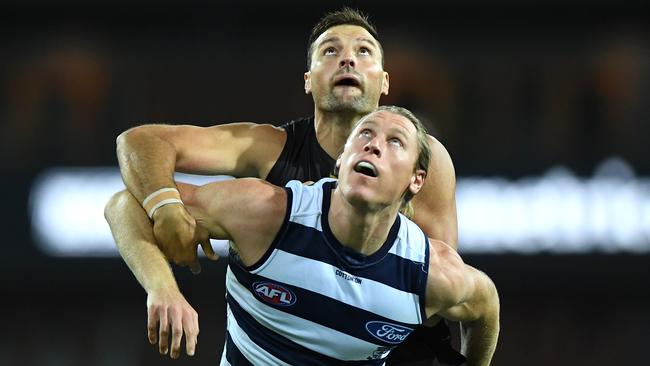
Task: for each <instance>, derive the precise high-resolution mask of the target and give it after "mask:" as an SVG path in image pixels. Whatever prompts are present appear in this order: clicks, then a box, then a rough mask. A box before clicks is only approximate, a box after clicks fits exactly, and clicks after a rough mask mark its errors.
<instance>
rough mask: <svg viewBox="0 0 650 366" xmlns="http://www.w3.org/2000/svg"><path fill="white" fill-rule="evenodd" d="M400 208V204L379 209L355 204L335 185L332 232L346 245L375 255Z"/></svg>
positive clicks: (330, 212) (330, 213)
mask: <svg viewBox="0 0 650 366" xmlns="http://www.w3.org/2000/svg"><path fill="white" fill-rule="evenodd" d="M398 212H399V207H398V206H394V205H393V206H387V207H383V208H375V209H373V208H369V207H367V206H364V207H359V206H355V205H353V204H351V203H350V202H348V201H347V200H346V199H345V198H344V197H343V195H342V194H341V191H340V190H338V189H335V190H333V191H332V197H331V204H330V210H329V212H328V213H327V215H328V216H327V217H328V221H329V224H330V229H331V230H332V234H334V237H336V239H337V240H338V241H339V242H340V243H341V244H342V245H343V246H346V247H349V248H351V249H354V250H355V251H357V252H359V253H361V254H363V255H371V254H373V253H375V252H376V251H377V250H379V249H380V248H381V246H382V244H384V242H385V241H386V238H388V233H389V232H390V229H391V227H392V226H393V223H394V222H395V219H396V218H397V213H398Z"/></svg>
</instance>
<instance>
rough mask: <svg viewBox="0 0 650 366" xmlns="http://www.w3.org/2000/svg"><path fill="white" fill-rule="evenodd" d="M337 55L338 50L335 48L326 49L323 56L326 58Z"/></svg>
mask: <svg viewBox="0 0 650 366" xmlns="http://www.w3.org/2000/svg"><path fill="white" fill-rule="evenodd" d="M335 54H336V50H335V49H334V48H333V47H329V48H326V49H325V51H323V55H325V56H331V55H335Z"/></svg>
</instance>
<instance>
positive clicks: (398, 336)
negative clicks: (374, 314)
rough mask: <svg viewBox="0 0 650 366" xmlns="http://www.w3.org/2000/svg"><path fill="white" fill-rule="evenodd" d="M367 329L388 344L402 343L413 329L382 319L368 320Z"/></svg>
mask: <svg viewBox="0 0 650 366" xmlns="http://www.w3.org/2000/svg"><path fill="white" fill-rule="evenodd" d="M366 330H367V331H368V333H370V334H372V336H373V337H375V338H377V339H379V340H382V341H384V342H386V343H388V344H398V343H402V342H403V341H404V340H405V339H406V337H408V335H409V334H411V332H412V331H413V329H411V328H407V327H404V326H401V325H397V324H391V323H386V322H381V321H371V322H367V323H366Z"/></svg>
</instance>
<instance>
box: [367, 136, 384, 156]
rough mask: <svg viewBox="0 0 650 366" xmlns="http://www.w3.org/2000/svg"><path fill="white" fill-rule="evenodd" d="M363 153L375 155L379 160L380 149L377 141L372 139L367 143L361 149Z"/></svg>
mask: <svg viewBox="0 0 650 366" xmlns="http://www.w3.org/2000/svg"><path fill="white" fill-rule="evenodd" d="M363 151H365V152H369V153H371V154H374V155H377V157H378V158H381V149H380V148H379V145H378V144H377V139H372V140H370V141H368V143H367V144H366V146H364V147H363Z"/></svg>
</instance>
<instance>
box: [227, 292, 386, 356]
mask: <svg viewBox="0 0 650 366" xmlns="http://www.w3.org/2000/svg"><path fill="white" fill-rule="evenodd" d="M227 298H228V305H229V306H230V310H231V311H232V313H233V315H234V316H235V319H236V320H237V324H238V325H239V327H240V328H241V329H242V330H243V331H244V332H245V333H246V335H248V337H249V338H250V339H251V341H253V342H254V343H255V344H256V345H257V346H259V347H260V348H262V349H264V350H265V351H267V352H268V353H270V354H272V355H273V356H275V357H276V358H278V359H280V360H282V361H284V362H286V363H289V364H291V365H341V366H357V365H359V366H360V365H381V364H382V363H383V362H384V361H385V359H378V360H360V361H342V360H337V359H335V358H332V357H329V356H326V355H323V354H320V353H318V352H314V351H312V350H310V349H308V348H305V347H303V346H301V345H299V344H297V343H295V342H293V341H291V340H290V339H288V338H286V337H283V336H281V335H280V334H277V333H275V332H273V331H271V330H269V329H268V328H266V327H264V326H263V325H261V324H259V323H258V322H257V321H256V320H255V319H254V318H253V317H252V316H250V314H248V313H247V312H246V311H245V310H244V309H242V307H241V306H240V305H239V304H238V303H237V301H236V300H235V299H233V297H232V296H231V295H230V294H228V296H227ZM229 361H230V360H229Z"/></svg>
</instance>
